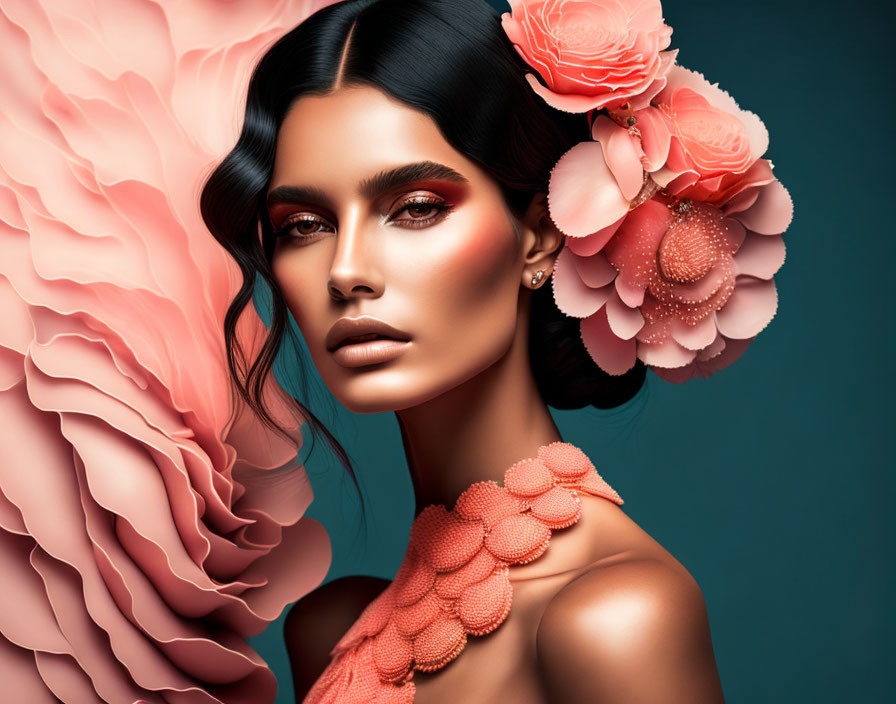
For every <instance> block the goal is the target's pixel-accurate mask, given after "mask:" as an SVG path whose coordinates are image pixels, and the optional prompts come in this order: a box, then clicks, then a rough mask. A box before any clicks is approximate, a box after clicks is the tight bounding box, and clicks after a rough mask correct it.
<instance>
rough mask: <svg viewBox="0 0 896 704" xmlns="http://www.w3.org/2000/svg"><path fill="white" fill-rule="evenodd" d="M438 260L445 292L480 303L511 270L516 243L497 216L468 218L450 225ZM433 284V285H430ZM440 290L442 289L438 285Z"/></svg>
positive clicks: (505, 222)
mask: <svg viewBox="0 0 896 704" xmlns="http://www.w3.org/2000/svg"><path fill="white" fill-rule="evenodd" d="M453 224H454V225H455V227H454V228H450V229H451V230H452V231H451V232H446V234H447V238H446V242H447V243H448V244H447V246H445V247H444V248H442V251H441V252H440V256H439V257H438V270H439V271H438V274H437V277H438V280H439V284H442V285H444V286H445V288H444V289H443V290H444V293H445V294H446V295H450V296H451V297H452V298H455V299H457V297H458V296H460V297H462V298H464V299H468V300H469V299H472V300H476V301H479V302H480V303H481V302H482V301H483V300H484V297H487V296H489V295H490V294H492V293H494V292H495V291H496V290H500V288H501V287H502V286H506V285H507V277H508V276H509V275H510V274H511V272H512V271H513V270H514V262H515V258H516V256H517V243H516V239H515V236H514V232H513V229H512V227H511V226H510V223H509V222H507V220H506V219H503V218H500V217H493V216H491V217H478V218H474V217H470V218H465V220H464V221H463V222H456V223H453ZM433 283H435V282H433ZM437 288H441V286H437Z"/></svg>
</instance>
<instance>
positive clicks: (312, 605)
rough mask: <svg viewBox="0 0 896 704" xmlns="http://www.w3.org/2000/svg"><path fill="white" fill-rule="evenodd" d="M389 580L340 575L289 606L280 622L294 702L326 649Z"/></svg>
mask: <svg viewBox="0 0 896 704" xmlns="http://www.w3.org/2000/svg"><path fill="white" fill-rule="evenodd" d="M388 585H389V582H388V581H387V580H385V579H380V578H378V577H363V576H353V577H342V578H341V579H334V580H333V581H332V582H328V583H327V584H325V585H323V586H322V587H319V588H318V589H315V590H314V591H313V592H311V593H310V594H307V595H306V596H305V597H304V598H302V599H300V600H299V601H297V602H296V603H295V605H293V607H292V608H291V609H290V611H289V613H288V614H287V615H286V619H285V621H284V625H283V635H284V637H285V639H286V649H287V651H288V653H289V661H290V665H291V667H292V677H293V685H294V687H295V695H296V701H302V699H303V698H304V696H305V694H306V693H307V692H308V690H309V689H311V685H313V684H314V682H315V680H317V678H318V677H319V676H320V673H321V672H323V670H324V668H325V667H326V666H327V664H328V663H329V662H330V650H332V648H333V646H334V645H336V642H337V641H338V640H339V639H340V638H341V637H342V636H343V634H345V632H346V631H347V630H348V629H349V628H350V627H351V625H352V624H353V623H354V622H355V621H356V620H357V618H358V616H360V615H361V612H362V611H363V610H364V607H365V606H367V605H368V604H369V603H370V602H371V601H373V600H374V598H376V596H377V595H378V594H379V593H380V592H381V591H383V589H385V588H386V587H387V586H388Z"/></svg>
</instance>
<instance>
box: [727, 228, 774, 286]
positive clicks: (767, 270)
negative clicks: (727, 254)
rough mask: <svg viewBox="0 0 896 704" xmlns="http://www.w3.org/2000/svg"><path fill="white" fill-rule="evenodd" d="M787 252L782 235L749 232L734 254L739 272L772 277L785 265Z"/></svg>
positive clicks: (760, 277) (761, 277) (767, 277)
mask: <svg viewBox="0 0 896 704" xmlns="http://www.w3.org/2000/svg"><path fill="white" fill-rule="evenodd" d="M786 254H787V249H786V247H785V245H784V238H783V237H781V235H755V234H753V233H749V234H748V235H747V237H746V238H745V239H744V243H743V245H741V248H740V249H739V250H738V251H737V254H735V255H734V263H735V264H736V266H737V273H738V274H748V275H750V276H755V277H757V278H759V279H770V278H772V277H773V276H774V275H775V273H777V271H778V269H780V268H781V267H782V266H783V264H784V257H785V256H786Z"/></svg>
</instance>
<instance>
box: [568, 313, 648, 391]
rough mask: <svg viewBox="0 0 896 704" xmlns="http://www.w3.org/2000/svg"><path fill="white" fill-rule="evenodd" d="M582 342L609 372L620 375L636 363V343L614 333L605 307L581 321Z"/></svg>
mask: <svg viewBox="0 0 896 704" xmlns="http://www.w3.org/2000/svg"><path fill="white" fill-rule="evenodd" d="M581 333H582V342H584V343H585V348H586V349H587V350H588V354H590V355H591V359H593V360H594V362H595V363H596V364H597V366H599V367H600V368H601V369H603V370H604V371H605V372H607V374H611V375H613V376H618V375H620V374H624V373H625V372H627V371H628V370H629V369H631V368H632V367H633V366H634V365H635V360H636V359H637V357H636V354H635V351H636V343H635V341H634V339H632V340H621V339H620V338H619V337H617V336H616V335H614V334H613V331H612V330H611V329H610V323H609V321H608V320H607V312H606V309H605V308H601V309H600V310H598V311H597V312H596V313H595V314H594V315H591V316H589V317H587V318H585V319H584V320H583V321H582V323H581Z"/></svg>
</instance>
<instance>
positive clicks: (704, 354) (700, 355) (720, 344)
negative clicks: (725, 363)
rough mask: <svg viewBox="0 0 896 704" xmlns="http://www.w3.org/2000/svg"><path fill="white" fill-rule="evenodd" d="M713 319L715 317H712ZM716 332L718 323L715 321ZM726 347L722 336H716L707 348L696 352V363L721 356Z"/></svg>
mask: <svg viewBox="0 0 896 704" xmlns="http://www.w3.org/2000/svg"><path fill="white" fill-rule="evenodd" d="M713 317H715V316H713ZM715 325H716V330H717V331H718V327H719V324H718V321H715ZM726 345H727V341H726V340H725V338H724V337H723V336H722V335H716V339H715V340H713V341H712V344H710V345H709V346H708V347H704V348H703V349H702V350H698V351H697V361H698V362H706V361H707V360H710V359H712V358H713V357H715V356H716V355H720V354H722V352H723V351H724V350H725V347H726Z"/></svg>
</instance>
